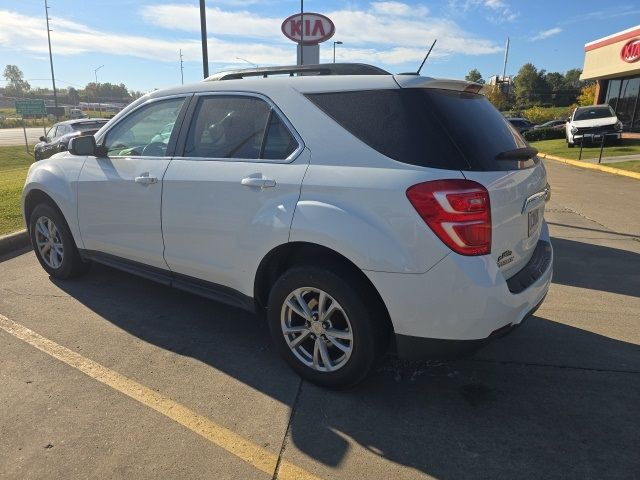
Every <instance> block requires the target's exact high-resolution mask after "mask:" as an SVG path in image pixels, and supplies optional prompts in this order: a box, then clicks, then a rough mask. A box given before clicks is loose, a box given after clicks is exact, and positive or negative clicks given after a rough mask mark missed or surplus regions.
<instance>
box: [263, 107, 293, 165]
mask: <svg viewBox="0 0 640 480" xmlns="http://www.w3.org/2000/svg"><path fill="white" fill-rule="evenodd" d="M296 148H298V142H296V140H295V138H293V135H291V132H290V131H289V129H288V128H287V127H286V126H285V124H284V123H282V120H281V119H280V117H279V116H278V115H277V114H276V113H275V112H273V113H272V115H271V118H270V119H269V125H268V126H267V135H266V137H265V141H264V151H263V154H262V158H265V159H269V160H283V159H285V158H287V157H288V156H289V155H291V154H292V153H293V152H294V151H295V149H296Z"/></svg>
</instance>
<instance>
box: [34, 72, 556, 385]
mask: <svg viewBox="0 0 640 480" xmlns="http://www.w3.org/2000/svg"><path fill="white" fill-rule="evenodd" d="M300 70H304V71H308V73H317V75H305V76H289V73H291V74H295V73H298V72H299V71H300ZM282 73H284V74H285V75H280V76H278V75H276V74H282ZM323 73H329V74H327V75H323ZM262 77H267V78H262ZM168 125H171V127H170V128H171V132H170V134H169V135H158V134H159V133H160V132H161V131H162V129H166V128H169V127H167V126H168ZM69 150H70V151H69V152H64V153H60V154H57V155H55V156H54V157H53V158H54V159H52V160H50V159H47V160H43V161H41V162H38V163H37V164H34V165H33V166H32V167H31V169H30V170H29V174H28V177H27V181H26V185H25V187H24V193H23V210H24V217H25V219H26V223H27V225H28V229H29V233H30V236H31V241H32V243H33V247H34V250H35V253H36V255H37V257H38V260H39V261H40V263H41V264H42V266H43V268H44V269H45V270H46V271H47V273H49V274H50V275H51V276H53V277H56V278H61V279H67V278H71V277H74V276H77V275H79V274H81V273H82V272H84V271H85V270H86V269H87V267H88V266H89V264H90V262H92V261H95V262H100V263H104V264H107V265H111V266H113V267H116V268H120V269H123V270H126V271H128V272H132V273H135V274H139V275H142V276H144V277H146V278H149V279H152V280H156V281H159V282H162V283H164V284H166V285H172V286H174V287H177V288H180V289H184V290H188V291H190V292H195V293H197V294H201V295H205V296H208V297H210V298H213V299H215V300H218V301H222V302H226V303H229V304H231V305H235V306H237V307H241V308H245V309H247V310H250V311H256V312H259V311H266V318H267V321H268V324H269V328H270V331H271V334H272V337H273V342H274V344H275V346H276V349H277V350H278V351H279V353H280V354H281V355H282V356H283V357H284V359H285V360H286V361H287V362H288V363H289V364H290V365H291V366H292V367H293V368H294V369H295V370H296V371H297V372H298V373H299V374H300V375H302V376H303V377H304V378H306V379H308V380H310V381H312V382H315V383H318V384H321V385H325V386H331V387H345V386H349V385H353V384H355V383H357V382H358V381H360V380H361V379H363V378H364V377H365V376H366V375H367V373H368V372H369V371H370V370H371V368H372V366H373V365H374V362H375V361H376V359H377V358H378V357H379V356H380V355H381V354H383V353H384V352H385V351H386V350H387V349H388V348H389V347H390V345H395V348H396V349H397V352H398V354H399V355H400V356H401V357H403V358H434V357H435V358H443V357H448V356H452V355H459V354H461V353H463V352H467V351H472V350H474V349H477V348H478V347H480V346H482V345H484V344H485V343H486V342H487V341H488V340H490V339H492V338H495V337H497V336H500V335H502V334H504V333H506V332H508V331H510V330H511V329H512V328H513V327H515V326H517V325H519V324H520V323H521V322H522V321H523V320H524V319H525V318H527V317H528V316H529V315H531V314H532V313H533V312H534V311H535V309H536V308H537V307H538V306H539V305H540V303H541V302H542V301H543V299H544V297H545V295H546V293H547V290H548V288H549V284H550V282H551V276H552V256H553V255H552V248H551V243H550V239H549V231H548V228H547V225H546V223H545V221H544V205H545V199H546V198H547V196H548V185H547V176H546V172H545V169H544V166H543V164H542V162H541V161H540V160H539V159H538V158H537V157H536V153H537V152H536V151H535V149H532V148H530V147H528V145H527V144H526V142H525V141H524V140H523V139H522V138H521V137H520V135H519V134H518V132H516V131H515V129H514V128H513V127H512V126H511V125H510V124H509V123H508V122H507V121H506V120H505V119H504V117H503V116H502V115H501V114H500V113H499V112H498V111H497V110H496V109H495V108H493V107H492V106H491V104H490V103H489V102H488V101H487V99H486V98H485V97H484V96H482V95H480V94H478V86H477V85H476V84H473V83H469V82H459V81H449V80H436V79H432V78H425V77H421V76H417V75H391V74H388V73H387V72H384V71H382V70H380V69H377V68H375V67H370V66H365V65H347V64H342V65H341V64H336V65H326V66H325V65H323V66H316V67H302V68H299V67H286V68H269V69H254V70H246V71H240V72H231V73H229V72H227V73H223V74H218V75H215V76H213V77H211V78H210V79H208V80H207V81H203V82H200V83H197V84H193V85H185V86H180V87H176V88H173V89H169V90H162V91H155V92H153V93H150V94H148V95H146V96H144V97H142V98H141V99H139V100H137V101H136V102H134V103H133V104H131V105H129V106H128V107H127V108H126V109H125V110H123V111H122V112H120V113H119V114H118V115H117V116H116V117H115V118H114V119H112V120H111V121H110V122H109V123H108V124H107V125H105V126H104V127H103V128H102V129H101V130H100V131H99V132H98V133H97V134H96V135H95V138H94V137H93V136H89V137H79V138H77V139H73V140H72V141H71V145H70V149H69ZM176 321H178V322H179V321H180V319H179V318H177V319H176Z"/></svg>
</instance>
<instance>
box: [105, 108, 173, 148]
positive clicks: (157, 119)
mask: <svg viewBox="0 0 640 480" xmlns="http://www.w3.org/2000/svg"><path fill="white" fill-rule="evenodd" d="M183 102H184V99H183V98H173V99H170V100H162V101H159V102H154V103H151V104H149V105H145V106H143V107H140V108H139V109H138V110H135V111H134V112H133V113H131V114H129V115H128V116H126V117H124V118H123V119H122V120H120V122H119V123H118V124H117V125H116V126H115V127H113V128H112V129H111V130H109V132H108V133H107V138H106V140H105V142H104V144H105V145H106V147H107V150H108V151H109V154H110V155H115V156H118V155H120V156H123V155H126V156H131V157H136V156H143V157H163V156H164V155H165V153H166V151H167V145H168V143H169V138H170V137H171V132H172V131H173V124H174V122H175V121H176V118H177V117H178V114H179V113H180V108H181V107H182V104H183ZM168 126H169V127H168Z"/></svg>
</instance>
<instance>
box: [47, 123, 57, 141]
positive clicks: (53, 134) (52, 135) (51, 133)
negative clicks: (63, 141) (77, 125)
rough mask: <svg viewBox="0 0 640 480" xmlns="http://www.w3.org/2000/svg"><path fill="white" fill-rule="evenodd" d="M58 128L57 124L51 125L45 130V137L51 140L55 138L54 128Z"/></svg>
mask: <svg viewBox="0 0 640 480" xmlns="http://www.w3.org/2000/svg"><path fill="white" fill-rule="evenodd" d="M57 129H58V126H57V125H54V126H53V127H51V128H50V129H49V131H48V132H47V138H48V139H49V141H51V140H53V139H54V138H56V130H57Z"/></svg>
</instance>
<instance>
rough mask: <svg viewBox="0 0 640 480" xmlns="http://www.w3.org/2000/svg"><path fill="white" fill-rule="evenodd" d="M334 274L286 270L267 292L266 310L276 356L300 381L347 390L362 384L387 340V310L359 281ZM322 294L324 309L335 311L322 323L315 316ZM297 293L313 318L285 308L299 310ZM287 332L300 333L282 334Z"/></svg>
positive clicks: (301, 268)
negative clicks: (277, 354) (280, 357)
mask: <svg viewBox="0 0 640 480" xmlns="http://www.w3.org/2000/svg"><path fill="white" fill-rule="evenodd" d="M338 272H340V270H339V269H337V270H331V271H330V270H327V269H324V268H320V267H316V266H297V267H293V268H291V269H290V270H287V271H286V272H285V273H283V274H282V276H281V277H280V278H279V279H278V280H277V281H276V282H275V284H274V285H273V288H272V289H271V292H270V294H269V303H268V311H267V321H268V324H269V330H270V332H271V337H272V339H273V342H274V344H275V346H276V349H277V350H278V353H280V355H281V356H282V357H283V358H284V359H285V361H286V362H287V363H288V364H289V365H290V366H291V368H293V370H295V371H296V372H297V373H298V374H299V375H300V376H301V377H302V378H304V379H305V380H309V381H310V382H313V383H315V384H317V385H321V386H324V387H329V388H347V387H351V386H354V385H355V384H357V383H358V382H360V381H362V380H363V379H364V378H365V377H366V376H367V374H368V373H369V372H370V371H371V369H372V367H373V365H374V364H375V362H376V360H377V359H378V358H379V357H380V355H381V354H382V353H383V351H384V348H385V347H386V345H387V342H388V338H389V335H388V330H389V329H388V322H387V321H386V318H385V315H386V314H383V312H385V309H384V308H383V306H382V308H381V306H380V301H379V300H378V297H377V296H376V295H373V294H372V292H370V290H369V288H367V286H366V285H363V282H362V281H361V280H360V279H359V278H357V277H355V276H354V275H352V274H349V273H348V272H340V273H338ZM321 292H323V293H324V294H325V297H324V298H325V301H324V307H325V308H324V309H323V310H324V311H325V312H328V311H330V310H333V311H332V312H331V313H330V314H328V316H327V317H326V318H325V322H323V321H322V320H323V319H322V315H321V314H320V317H319V316H318V313H319V312H318V311H319V310H320V308H319V300H320V294H321ZM296 293H298V294H299V295H300V297H299V298H301V299H302V301H303V302H305V303H306V304H307V305H306V306H307V307H308V308H309V310H310V311H311V312H312V316H311V317H309V316H308V314H307V316H306V318H305V317H304V316H301V315H300V314H298V313H296V312H295V311H294V309H293V308H291V307H290V306H289V305H294V306H295V307H297V311H298V312H303V308H301V303H300V302H299V301H297V300H296V296H295V295H296ZM287 300H289V304H287V303H286V302H287ZM303 313H304V312H303ZM308 318H311V321H309V320H307V319H308ZM285 328H293V329H298V331H296V332H295V333H291V334H285V333H284V332H285ZM335 335H338V336H335ZM301 337H303V339H300V338H301ZM347 337H350V338H347ZM296 340H299V341H300V343H299V344H298V345H297V346H295V347H294V348H292V347H291V346H290V344H293V343H296ZM323 345H324V347H323ZM339 346H340V347H341V348H339ZM316 350H317V357H316ZM323 350H324V352H323ZM325 354H326V355H328V357H326V356H325ZM316 358H317V360H316ZM325 358H328V362H325Z"/></svg>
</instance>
